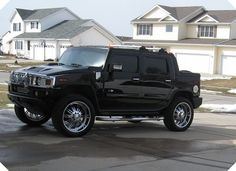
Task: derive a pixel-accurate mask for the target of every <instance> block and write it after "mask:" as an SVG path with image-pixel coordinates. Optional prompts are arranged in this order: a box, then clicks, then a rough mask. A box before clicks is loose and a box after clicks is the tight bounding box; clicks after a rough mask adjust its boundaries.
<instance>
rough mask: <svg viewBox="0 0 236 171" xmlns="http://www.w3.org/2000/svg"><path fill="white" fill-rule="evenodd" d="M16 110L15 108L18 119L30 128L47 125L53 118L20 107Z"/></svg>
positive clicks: (16, 107) (16, 106)
mask: <svg viewBox="0 0 236 171" xmlns="http://www.w3.org/2000/svg"><path fill="white" fill-rule="evenodd" d="M14 108H15V114H16V116H17V118H18V119H19V120H20V121H22V122H23V123H26V124H27V125H29V126H33V127H35V126H40V125H42V124H44V123H46V122H47V121H48V120H49V119H50V118H51V116H50V115H46V114H45V115H42V114H36V113H31V112H29V111H28V110H27V109H26V108H24V107H21V106H18V105H15V107H14Z"/></svg>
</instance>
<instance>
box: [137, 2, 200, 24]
mask: <svg viewBox="0 0 236 171" xmlns="http://www.w3.org/2000/svg"><path fill="white" fill-rule="evenodd" d="M158 6H159V7H161V8H163V9H164V10H166V11H167V12H169V13H170V16H172V17H173V18H175V19H176V20H182V19H184V18H185V17H187V16H188V15H190V14H191V13H193V12H194V11H197V10H199V9H202V8H203V7H202V6H186V7H170V6H165V5H157V6H156V7H158ZM153 10H155V8H154V9H153ZM153 10H151V11H153ZM151 11H149V12H151ZM154 20H156V19H150V18H147V19H146V18H143V17H141V18H140V17H138V18H135V19H134V20H133V21H154Z"/></svg>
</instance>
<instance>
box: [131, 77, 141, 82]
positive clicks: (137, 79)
mask: <svg viewBox="0 0 236 171" xmlns="http://www.w3.org/2000/svg"><path fill="white" fill-rule="evenodd" d="M132 80H133V81H140V78H137V77H135V78H132Z"/></svg>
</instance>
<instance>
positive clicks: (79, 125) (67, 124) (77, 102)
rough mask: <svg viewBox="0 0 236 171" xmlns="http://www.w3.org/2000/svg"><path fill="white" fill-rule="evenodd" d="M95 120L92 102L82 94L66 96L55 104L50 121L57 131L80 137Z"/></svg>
mask: <svg viewBox="0 0 236 171" xmlns="http://www.w3.org/2000/svg"><path fill="white" fill-rule="evenodd" d="M94 120H95V110H94V107H93V104H92V103H91V102H90V101H89V100H88V99H87V98H85V97H83V96H68V97H66V98H64V99H62V100H61V101H60V102H59V103H58V104H56V105H55V108H54V110H53V114H52V122H53V125H54V127H55V128H56V129H57V131H58V132H60V133H62V134H64V135H66V136H68V137H80V136H83V135H85V134H87V133H88V132H89V130H90V129H91V128H92V126H93V124H94Z"/></svg>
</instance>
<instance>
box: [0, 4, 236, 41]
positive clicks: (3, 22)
mask: <svg viewBox="0 0 236 171" xmlns="http://www.w3.org/2000/svg"><path fill="white" fill-rule="evenodd" d="M157 4H162V5H169V6H193V5H194V6H204V7H205V8H206V9H209V10H211V9H215V10H232V9H236V0H0V37H1V35H3V34H4V33H5V32H7V31H8V30H9V27H10V24H9V20H10V17H11V16H12V15H13V13H14V9H15V8H24V9H38V8H55V7H67V8H69V9H70V10H71V11H73V12H74V13H75V14H77V15H78V16H79V17H81V18H83V19H94V20H96V21H97V22H98V23H100V24H101V25H103V26H104V27H105V28H106V29H108V30H109V31H111V32H112V33H113V34H115V35H117V36H132V25H131V24H130V21H131V20H132V19H134V18H136V17H138V16H140V15H142V14H144V13H145V12H147V11H148V10H150V9H151V8H153V7H154V6H155V5H157Z"/></svg>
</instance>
